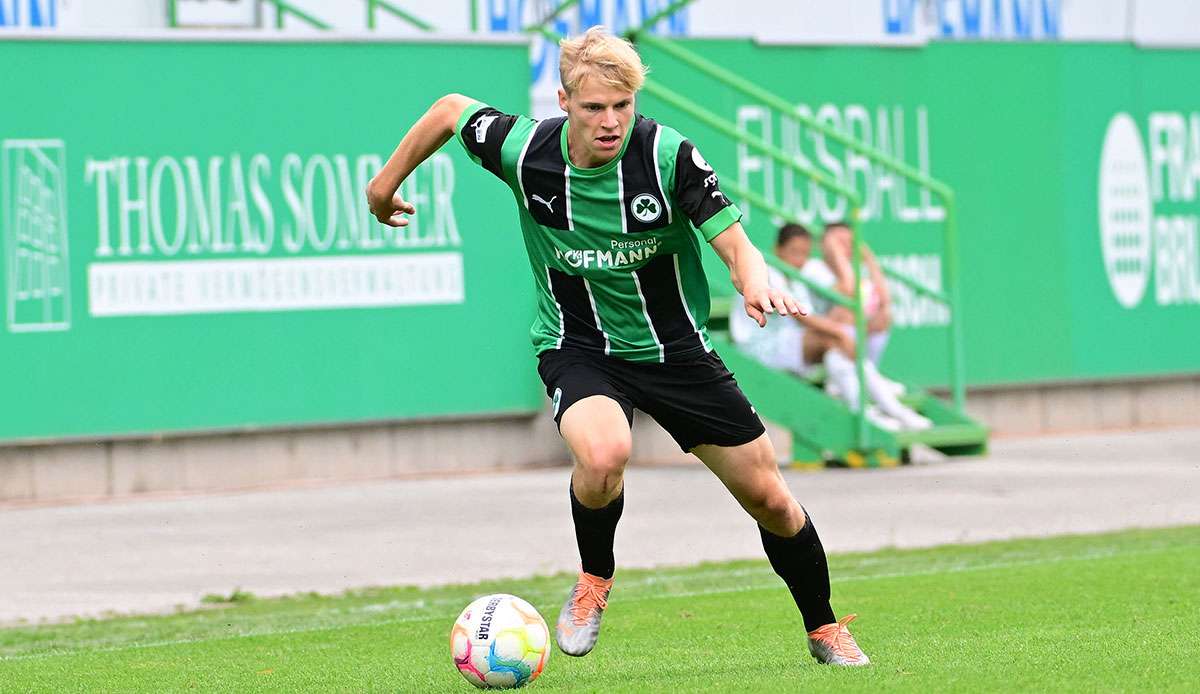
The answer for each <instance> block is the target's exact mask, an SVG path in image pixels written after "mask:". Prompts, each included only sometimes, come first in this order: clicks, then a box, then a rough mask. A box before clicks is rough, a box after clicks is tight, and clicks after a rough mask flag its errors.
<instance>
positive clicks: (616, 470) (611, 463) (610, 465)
mask: <svg viewBox="0 0 1200 694" xmlns="http://www.w3.org/2000/svg"><path fill="white" fill-rule="evenodd" d="M583 448H584V450H583V451H581V455H580V456H579V457H580V459H581V460H580V462H581V463H583V465H584V467H586V468H587V469H588V470H589V471H590V472H592V473H593V474H598V475H604V476H606V477H607V476H620V475H621V473H622V472H624V470H625V464H626V463H627V462H629V455H630V453H631V452H632V448H633V444H632V442H631V441H630V440H629V439H627V438H623V437H612V438H602V439H596V440H593V441H588V442H587V444H586V445H584V447H583Z"/></svg>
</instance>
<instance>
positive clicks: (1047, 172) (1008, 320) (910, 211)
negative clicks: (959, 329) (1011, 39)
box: [639, 40, 1200, 386]
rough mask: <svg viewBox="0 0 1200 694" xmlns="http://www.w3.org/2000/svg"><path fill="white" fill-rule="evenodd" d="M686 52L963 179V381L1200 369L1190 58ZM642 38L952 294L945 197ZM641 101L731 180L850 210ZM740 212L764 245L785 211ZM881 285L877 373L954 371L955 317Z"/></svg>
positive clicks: (959, 48) (1079, 53)
mask: <svg viewBox="0 0 1200 694" xmlns="http://www.w3.org/2000/svg"><path fill="white" fill-rule="evenodd" d="M681 45H683V46H685V47H687V48H690V49H692V50H694V51H696V52H698V53H700V54H701V55H703V56H704V57H705V58H707V59H708V60H710V61H713V62H716V63H718V64H720V65H722V66H723V67H725V68H728V69H730V70H733V71H735V72H737V73H739V74H740V75H742V76H743V77H746V78H748V79H750V80H752V81H754V82H756V83H758V84H759V85H761V86H763V87H766V88H767V89H769V90H771V91H773V92H775V93H777V94H779V95H780V96H782V97H784V98H786V99H788V100H789V101H790V102H792V103H794V104H796V105H797V106H798V107H799V108H801V109H802V110H803V111H804V112H806V113H808V114H811V115H813V116H815V117H816V118H818V119H819V120H821V121H823V122H825V123H827V124H830V125H832V126H834V127H838V128H842V129H844V130H847V131H849V132H851V133H853V134H854V135H855V136H857V137H859V138H861V139H863V140H865V141H867V142H869V143H871V144H873V145H875V146H877V147H880V148H882V149H884V150H885V151H887V152H890V153H892V154H893V155H894V156H896V157H898V158H900V159H901V160H903V161H905V162H907V163H908V164H910V165H912V166H913V167H915V168H917V169H919V170H921V171H923V172H925V173H927V174H929V175H931V176H933V177H934V178H937V179H939V180H942V181H945V182H946V183H948V184H949V185H950V186H951V187H952V188H953V189H954V191H955V193H956V194H957V203H958V211H959V217H958V219H959V237H960V239H961V242H960V245H961V267H962V281H961V285H962V306H961V307H960V313H959V317H960V319H961V320H962V321H963V327H964V332H965V342H964V347H965V354H966V367H967V374H966V375H967V382H968V384H971V385H976V386H979V385H993V384H1010V383H1029V382H1047V381H1063V380H1080V379H1108V378H1122V377H1140V376H1154V375H1164V374H1175V373H1183V372H1196V371H1200V347H1198V346H1197V345H1198V343H1200V243H1198V242H1197V236H1198V233H1200V232H1198V220H1200V199H1198V197H1197V194H1198V192H1200V91H1197V90H1196V88H1195V85H1198V84H1200V53H1197V52H1195V51H1168V50H1161V51H1145V50H1139V49H1137V48H1135V47H1133V46H1130V45H1116V44H1114V45H1088V44H999V43H972V44H931V45H929V46H927V47H923V48H920V49H898V48H867V47H837V48H833V47H821V48H818V47H796V46H763V45H757V44H755V43H753V42H751V41H730V40H684V41H682V42H681ZM641 50H642V52H643V56H644V57H645V59H646V61H647V63H648V64H649V65H650V67H651V78H652V79H655V80H657V81H659V82H660V83H661V84H664V85H666V86H669V87H670V88H671V89H672V90H675V91H676V92H681V93H683V94H685V95H687V96H688V97H689V98H691V99H692V100H693V101H696V102H699V103H700V104H702V105H704V106H705V107H706V108H708V109H711V110H712V111H714V112H716V113H717V114H718V115H720V116H721V117H723V118H725V119H728V120H730V121H734V122H736V123H738V124H739V125H740V127H742V128H743V129H744V130H745V131H747V132H749V133H751V134H754V135H758V136H761V137H763V138H764V139H766V140H768V141H769V142H771V143H772V144H774V145H776V146H778V147H780V148H782V149H783V150H785V151H786V152H788V153H789V154H794V155H795V156H796V157H797V158H798V160H800V161H803V162H806V163H810V164H812V165H814V166H816V167H817V168H818V169H819V170H821V171H823V172H825V173H828V174H829V175H831V176H833V177H835V178H837V179H839V180H841V181H842V182H844V183H846V184H848V185H851V186H853V187H854V188H855V189H856V190H858V191H859V192H860V193H861V194H862V195H863V196H864V198H865V200H866V209H865V217H864V219H863V222H862V225H861V228H862V230H863V234H864V238H865V239H866V240H867V241H868V243H869V244H870V245H871V246H872V247H873V248H874V249H875V250H876V251H877V252H878V254H879V255H880V256H881V258H882V259H883V261H884V262H886V263H887V264H890V265H891V266H892V267H893V268H895V269H897V270H899V271H901V272H904V273H905V274H908V275H909V276H911V277H913V278H915V279H918V280H920V281H922V282H924V283H926V284H928V285H929V286H932V287H933V288H936V289H942V288H943V287H942V268H943V256H942V251H943V241H942V222H943V220H944V218H945V210H944V209H943V208H942V207H941V206H940V204H938V203H937V201H936V200H935V199H934V198H933V197H932V196H931V195H929V193H928V192H927V191H923V190H920V189H918V188H917V187H915V186H913V185H912V184H908V183H906V182H905V181H904V180H903V179H900V178H898V177H895V176H892V175H890V174H888V173H887V172H886V171H884V170H882V169H881V168H879V167H877V166H873V165H872V164H871V163H870V162H868V161H867V160H866V159H865V158H862V157H860V156H857V155H856V154H854V153H853V152H847V151H845V150H844V149H843V148H841V147H839V146H837V145H836V144H835V143H834V142H832V141H830V140H828V139H827V138H824V137H822V136H821V135H820V134H819V133H816V132H814V131H811V130H809V129H807V128H804V127H801V126H799V125H797V124H796V123H795V121H793V120H791V119H787V118H783V117H781V116H780V115H778V114H774V113H772V112H770V111H768V110H767V109H766V108H765V107H763V106H762V105H760V104H757V103H754V102H753V101H752V100H750V99H748V98H746V97H745V96H744V95H742V94H741V93H740V92H736V91H734V90H733V89H731V88H729V87H726V86H724V85H721V84H719V83H717V82H715V81H714V80H712V79H710V78H708V77H706V76H704V75H703V74H700V73H699V72H697V71H695V70H694V69H692V68H690V67H687V66H685V65H683V64H682V63H680V62H679V61H678V60H677V59H675V58H673V57H671V56H669V55H667V54H666V53H664V52H662V51H661V50H658V49H655V48H654V47H652V46H643V47H642V49H641ZM639 109H640V110H641V111H642V112H643V113H646V114H647V115H650V116H653V117H656V118H659V119H661V120H663V121H665V122H667V123H670V124H672V125H673V126H675V127H676V128H678V129H679V130H681V131H682V132H684V134H685V135H687V136H689V137H690V138H692V139H693V140H694V141H695V142H696V143H697V144H698V145H699V146H700V147H701V149H702V150H703V152H704V156H705V157H706V158H707V159H708V160H709V161H710V162H711V163H712V164H713V165H714V166H715V167H716V169H717V171H718V173H720V174H721V176H722V177H723V179H725V180H737V181H739V182H740V183H742V184H743V185H745V186H747V187H749V188H750V189H751V190H754V191H756V192H759V193H761V194H763V195H764V196H766V197H767V198H768V199H770V200H772V201H773V202H775V203H776V204H779V205H781V206H782V207H784V208H785V209H787V210H789V211H790V212H791V213H792V214H794V215H796V216H797V217H799V218H801V219H802V220H804V221H805V222H806V223H810V224H812V225H813V226H814V227H815V228H818V229H819V228H820V227H821V225H822V223H823V222H828V221H833V220H836V219H840V218H843V217H845V216H846V214H847V209H846V207H845V202H844V200H839V199H838V198H837V196H835V195H832V194H826V193H823V192H822V191H820V190H819V189H818V188H817V187H816V186H815V185H814V184H811V183H810V182H809V181H808V180H806V179H802V178H800V177H799V176H798V175H793V174H792V173H791V171H789V170H787V169H786V168H785V167H782V166H780V165H779V164H778V163H777V162H773V161H772V160H771V159H769V158H767V157H765V156H763V155H761V154H759V153H757V152H756V151H754V150H752V149H749V148H747V147H745V146H744V145H742V146H740V145H738V144H737V143H736V142H734V141H732V140H730V139H728V138H725V137H722V136H721V135H720V134H718V133H717V132H716V131H714V130H713V129H711V128H710V127H707V126H706V125H704V124H703V123H701V122H699V121H698V120H696V119H695V118H691V117H689V116H688V115H687V114H685V113H683V112H681V111H679V110H678V109H675V108H673V107H671V106H669V105H667V104H665V103H661V102H658V101H656V100H655V99H653V98H651V97H649V96H644V97H643V98H642V100H641V101H640V103H639ZM742 206H743V208H744V210H745V211H746V213H747V218H746V220H744V221H745V223H746V226H747V229H748V231H749V233H750V234H751V235H752V237H753V238H754V239H755V240H756V242H758V243H759V244H760V246H762V247H764V248H766V247H768V246H769V245H770V244H771V242H772V239H773V235H774V231H775V226H776V223H777V222H778V220H775V219H772V217H771V215H770V214H769V213H766V212H764V211H762V210H759V209H755V208H754V207H753V206H751V205H749V204H748V203H743V204H742ZM709 260H710V262H711V261H712V260H713V259H712V258H710V259H709ZM709 269H710V271H711V272H714V273H721V274H719V275H717V276H723V275H724V272H723V270H722V269H721V268H720V267H719V266H718V265H717V264H716V263H713V264H712V265H711V266H710V268H709ZM892 294H893V296H894V297H895V309H894V312H893V313H894V325H895V329H894V330H893V338H892V340H891V345H890V347H889V349H888V353H887V356H886V358H885V361H884V367H885V370H886V371H888V372H890V373H893V374H896V375H898V376H899V377H901V378H904V379H905V380H909V381H912V382H915V383H919V384H922V385H945V384H946V383H947V381H948V378H949V371H948V366H947V354H948V349H947V340H946V334H945V333H946V330H947V327H946V326H947V322H948V319H949V314H948V312H947V311H946V309H945V307H944V306H942V305H939V304H938V303H937V302H935V301H933V300H930V299H925V298H921V297H919V296H917V295H915V294H914V293H913V292H911V291H909V290H907V289H906V288H904V287H902V286H898V285H893V287H892Z"/></svg>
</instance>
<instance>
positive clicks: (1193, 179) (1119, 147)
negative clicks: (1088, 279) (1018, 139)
mask: <svg viewBox="0 0 1200 694" xmlns="http://www.w3.org/2000/svg"><path fill="white" fill-rule="evenodd" d="M1147 127H1148V132H1149V137H1148V138H1146V139H1145V140H1143V138H1142V134H1141V131H1140V130H1139V129H1138V124H1137V121H1136V120H1134V118H1133V117H1132V116H1130V115H1129V114H1128V113H1117V114H1116V115H1114V116H1113V117H1112V119H1110V120H1109V123H1108V128H1107V130H1106V131H1105V134H1104V143H1103V145H1102V148H1101V152H1100V171H1099V180H1098V186H1097V196H1098V205H1097V207H1098V209H1099V228H1100V251H1101V256H1102V257H1103V260H1104V270H1105V274H1106V275H1107V277H1108V283H1109V286H1110V287H1111V288H1112V292H1113V296H1114V297H1115V298H1116V300H1117V302H1118V303H1119V304H1120V305H1121V306H1123V307H1125V308H1129V309H1132V308H1136V307H1137V306H1139V305H1140V304H1141V303H1142V301H1143V299H1144V298H1145V296H1146V294H1147V293H1151V294H1152V295H1153V296H1154V302H1155V303H1156V304H1158V305H1160V306H1168V305H1174V304H1194V303H1200V233H1198V232H1200V215H1198V214H1197V212H1200V210H1195V209H1194V203H1195V201H1196V200H1197V191H1198V187H1200V113H1192V114H1190V116H1188V115H1185V114H1183V113H1179V112H1154V113H1151V114H1149V116H1148V118H1147ZM1147 143H1148V144H1149V146H1148V147H1147ZM1188 203H1193V205H1191V207H1192V208H1193V209H1192V210H1190V212H1191V213H1190V214H1188V213H1186V212H1187V211H1188V210H1187V208H1188V207H1189V205H1188ZM1152 280H1153V284H1152V283H1151V281H1152ZM1151 288H1152V289H1153V291H1150V290H1151Z"/></svg>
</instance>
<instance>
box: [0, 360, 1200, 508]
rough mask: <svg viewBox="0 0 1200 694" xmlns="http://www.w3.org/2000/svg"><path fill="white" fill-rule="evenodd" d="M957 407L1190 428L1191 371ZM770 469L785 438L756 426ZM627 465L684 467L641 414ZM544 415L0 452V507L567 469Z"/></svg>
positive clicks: (1052, 422) (1002, 426) (991, 416)
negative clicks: (771, 454) (767, 440)
mask: <svg viewBox="0 0 1200 694" xmlns="http://www.w3.org/2000/svg"><path fill="white" fill-rule="evenodd" d="M967 409H968V411H970V412H971V413H972V414H973V415H974V416H975V417H978V418H979V419H981V420H982V421H984V422H986V423H987V424H988V425H990V426H991V427H992V429H993V431H994V432H995V434H996V435H1000V436H1008V435H1014V436H1019V435H1036V434H1051V433H1056V432H1077V431H1090V430H1098V429H1128V428H1135V427H1146V426H1176V425H1192V426H1200V375H1197V376H1188V377H1179V378H1170V379H1161V380H1153V381H1131V382H1123V383H1122V382H1116V383H1114V382H1105V383H1083V384H1078V383H1076V384H1063V385H1045V386H1025V387H1020V388H997V389H985V390H977V391H973V392H971V393H970V394H969V397H968V406H967ZM768 434H769V435H770V436H771V439H772V441H774V443H775V447H776V449H777V450H778V451H779V454H780V460H781V462H783V461H787V460H789V459H790V455H791V437H790V435H789V434H788V432H787V431H785V430H782V429H780V428H779V427H775V426H768ZM633 459H634V463H635V464H660V463H681V462H694V460H695V459H694V458H692V457H691V456H688V455H686V454H684V453H683V452H682V451H680V450H679V447H678V446H677V445H675V442H674V441H672V440H671V437H670V436H669V435H667V433H666V432H665V431H663V430H662V429H661V428H659V427H658V425H657V424H655V423H654V421H653V420H651V419H650V418H649V417H646V416H644V415H642V414H641V413H638V417H637V419H636V420H635V423H634V454H633ZM568 462H569V456H568V454H567V452H566V449H565V447H564V446H563V443H562V440H561V439H560V438H559V436H558V432H557V430H556V429H555V427H554V423H553V421H552V420H551V419H550V417H549V415H548V414H547V413H544V414H542V415H539V416H536V417H505V418H495V419H480V420H464V421H436V422H402V423H391V424H377V425H363V426H354V427H339V428H328V429H304V430H296V431H266V432H246V433H224V434H208V435H190V436H178V437H166V438H155V439H137V440H119V441H101V442H94V443H59V444H38V445H26V446H10V447H0V503H4V502H34V503H37V502H47V503H53V502H61V501H70V500H88V499H103V498H109V497H123V496H129V495H137V494H146V493H161V492H209V491H221V490H232V489H247V488H254V487H262V486H270V485H280V484H295V483H307V482H321V481H332V480H363V479H381V478H392V477H405V476H415V475H431V474H432V475H436V474H445V473H456V472H457V473H461V472H474V471H482V470H497V469H519V468H530V467H541V466H546V465H563V466H565V465H567V464H568Z"/></svg>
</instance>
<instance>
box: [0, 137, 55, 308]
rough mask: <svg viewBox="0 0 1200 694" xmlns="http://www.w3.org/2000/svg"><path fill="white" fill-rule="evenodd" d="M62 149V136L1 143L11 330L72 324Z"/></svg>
mask: <svg viewBox="0 0 1200 694" xmlns="http://www.w3.org/2000/svg"><path fill="white" fill-rule="evenodd" d="M64 149H65V148H64V147H63V143H62V141H61V140H4V142H3V144H2V145H0V185H3V192H2V193H0V200H2V201H3V207H2V208H0V215H2V216H0V238H2V240H3V246H4V266H5V273H4V274H5V276H6V277H7V278H8V281H7V282H6V285H7V286H6V287H5V306H6V311H5V313H6V315H7V321H6V323H7V326H8V329H9V331H10V332H34V331H45V330H67V329H69V328H70V327H71V287H70V265H69V263H68V248H67V184H66V166H65V163H64V162H65V153H64Z"/></svg>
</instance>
